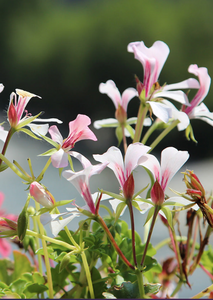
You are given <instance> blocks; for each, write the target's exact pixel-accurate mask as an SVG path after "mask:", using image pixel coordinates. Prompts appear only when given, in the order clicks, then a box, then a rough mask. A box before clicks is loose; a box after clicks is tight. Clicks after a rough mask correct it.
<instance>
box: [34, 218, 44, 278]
mask: <svg viewBox="0 0 213 300" xmlns="http://www.w3.org/2000/svg"><path fill="white" fill-rule="evenodd" d="M32 219H33V226H34V230H35V232H37V233H38V225H37V222H36V218H32ZM35 240H36V250H38V249H39V248H40V242H39V237H38V236H36V237H35ZM38 267H39V272H40V273H41V274H42V275H43V268H42V258H41V255H40V254H38Z"/></svg>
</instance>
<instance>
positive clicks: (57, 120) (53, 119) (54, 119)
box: [34, 118, 63, 124]
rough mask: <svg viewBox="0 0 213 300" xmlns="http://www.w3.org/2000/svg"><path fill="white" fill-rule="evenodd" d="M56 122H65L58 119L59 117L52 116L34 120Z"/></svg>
mask: <svg viewBox="0 0 213 300" xmlns="http://www.w3.org/2000/svg"><path fill="white" fill-rule="evenodd" d="M35 121H36V122H56V123H58V124H62V123H63V121H61V120H59V119H57V118H50V119H39V118H36V119H35V120H34V122H35Z"/></svg>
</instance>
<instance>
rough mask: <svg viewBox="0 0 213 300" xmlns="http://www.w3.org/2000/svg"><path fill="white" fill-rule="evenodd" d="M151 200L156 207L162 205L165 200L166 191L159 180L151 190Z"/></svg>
mask: <svg viewBox="0 0 213 300" xmlns="http://www.w3.org/2000/svg"><path fill="white" fill-rule="evenodd" d="M151 199H152V202H153V203H154V204H156V205H162V204H163V202H164V199H165V195H164V191H163V189H162V187H161V185H160V183H159V182H158V180H156V181H155V183H154V184H153V187H152V189H151Z"/></svg>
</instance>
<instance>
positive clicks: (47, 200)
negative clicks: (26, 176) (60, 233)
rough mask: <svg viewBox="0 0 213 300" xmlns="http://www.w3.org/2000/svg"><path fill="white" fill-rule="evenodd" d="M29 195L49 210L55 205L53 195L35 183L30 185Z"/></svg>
mask: <svg viewBox="0 0 213 300" xmlns="http://www.w3.org/2000/svg"><path fill="white" fill-rule="evenodd" d="M30 195H31V196H32V197H33V198H34V199H35V201H37V202H38V203H40V204H41V205H43V206H44V207H47V208H51V207H52V206H53V205H54V204H55V199H54V197H53V195H52V194H51V193H50V192H49V191H48V190H46V189H45V188H43V187H42V185H41V184H40V183H38V182H37V181H34V182H32V183H31V185H30Z"/></svg>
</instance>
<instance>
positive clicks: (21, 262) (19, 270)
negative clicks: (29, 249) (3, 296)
mask: <svg viewBox="0 0 213 300" xmlns="http://www.w3.org/2000/svg"><path fill="white" fill-rule="evenodd" d="M13 256H14V272H13V275H12V278H13V281H14V280H16V279H18V278H20V276H21V275H22V274H23V273H26V272H29V273H30V272H32V271H34V270H35V267H33V266H31V264H30V261H29V259H28V257H27V256H26V255H25V254H23V253H21V252H19V251H17V250H14V251H13Z"/></svg>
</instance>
